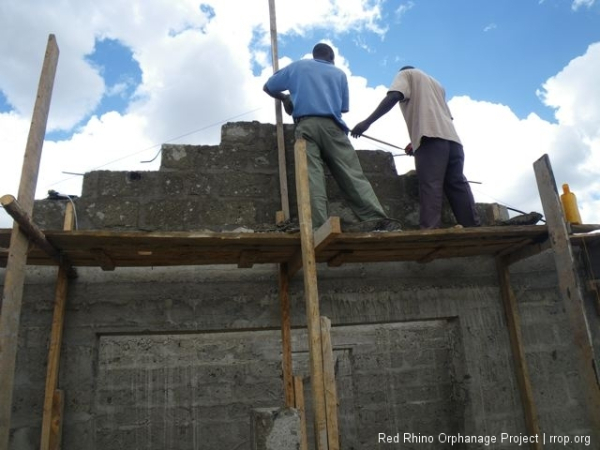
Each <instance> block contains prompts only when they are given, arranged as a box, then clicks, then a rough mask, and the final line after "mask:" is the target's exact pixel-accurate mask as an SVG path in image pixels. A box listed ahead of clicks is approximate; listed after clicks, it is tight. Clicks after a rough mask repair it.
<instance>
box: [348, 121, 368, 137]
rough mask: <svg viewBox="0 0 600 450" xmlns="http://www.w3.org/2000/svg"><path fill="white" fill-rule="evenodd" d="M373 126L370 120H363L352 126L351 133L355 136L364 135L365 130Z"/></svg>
mask: <svg viewBox="0 0 600 450" xmlns="http://www.w3.org/2000/svg"><path fill="white" fill-rule="evenodd" d="M370 126H371V124H370V123H369V122H367V121H366V120H363V121H362V122H359V123H357V124H356V125H355V126H354V128H352V131H350V135H351V136H352V137H353V138H357V137H360V136H362V135H363V133H364V132H365V131H367V130H368V129H369V127H370Z"/></svg>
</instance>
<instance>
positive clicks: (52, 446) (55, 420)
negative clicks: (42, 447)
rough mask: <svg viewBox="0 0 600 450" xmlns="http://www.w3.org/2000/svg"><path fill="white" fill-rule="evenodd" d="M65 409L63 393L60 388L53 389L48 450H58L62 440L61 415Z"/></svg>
mask: <svg viewBox="0 0 600 450" xmlns="http://www.w3.org/2000/svg"><path fill="white" fill-rule="evenodd" d="M64 411H65V395H64V393H63V391H61V390H60V389H56V390H55V391H54V398H53V401H52V423H51V424H50V440H49V445H48V450H60V449H61V442H62V429H63V422H64V421H63V416H64Z"/></svg>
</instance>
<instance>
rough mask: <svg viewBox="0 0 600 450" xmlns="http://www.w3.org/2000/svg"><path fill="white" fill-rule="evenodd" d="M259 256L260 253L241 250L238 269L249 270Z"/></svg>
mask: <svg viewBox="0 0 600 450" xmlns="http://www.w3.org/2000/svg"><path fill="white" fill-rule="evenodd" d="M259 255H260V252H259V251H258V250H242V251H241V252H240V260H239V262H238V267H239V268H240V269H251V268H252V266H253V265H254V263H255V262H256V260H257V259H258V256H259Z"/></svg>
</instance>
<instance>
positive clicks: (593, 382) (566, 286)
mask: <svg viewBox="0 0 600 450" xmlns="http://www.w3.org/2000/svg"><path fill="white" fill-rule="evenodd" d="M533 167H534V169H535V177H536V180H537V185H538V190H539V192H540V198H541V200H542V206H543V208H544V216H546V223H547V225H548V233H549V235H550V242H551V244H552V249H553V254H554V262H555V264H556V271H557V275H558V288H559V291H560V293H561V297H562V299H563V305H564V307H565V310H566V312H567V316H568V317H569V321H570V323H571V331H572V333H573V338H574V343H575V348H576V351H577V356H578V358H577V361H578V363H579V373H580V374H581V377H582V379H583V380H584V382H585V387H584V389H583V391H584V395H585V397H586V403H587V408H588V411H589V416H590V419H591V422H592V428H593V430H595V434H596V437H595V439H597V440H600V386H598V378H597V373H596V372H597V368H596V364H595V358H594V347H593V345H592V338H591V334H590V329H589V325H588V321H587V317H586V315H585V314H586V313H585V305H584V299H583V294H582V291H581V286H580V285H579V283H578V277H577V274H576V272H575V267H574V257H573V249H572V247H571V241H570V239H569V234H568V232H567V224H566V223H565V218H564V214H563V211H562V206H561V203H560V197H559V196H558V191H557V189H556V181H555V179H554V173H553V172H552V167H551V166H550V159H549V157H548V155H544V156H542V157H541V158H540V159H538V160H537V161H536V162H535V163H534V164H533Z"/></svg>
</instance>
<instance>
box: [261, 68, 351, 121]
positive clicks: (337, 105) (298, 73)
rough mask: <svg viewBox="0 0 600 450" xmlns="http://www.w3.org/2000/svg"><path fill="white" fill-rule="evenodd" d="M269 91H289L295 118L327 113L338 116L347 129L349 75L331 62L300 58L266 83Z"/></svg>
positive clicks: (329, 115)
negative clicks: (346, 113)
mask: <svg viewBox="0 0 600 450" xmlns="http://www.w3.org/2000/svg"><path fill="white" fill-rule="evenodd" d="M265 87H266V88H267V90H268V91H269V92H272V93H275V92H283V91H289V92H290V96H291V99H292V102H293V103H294V112H293V117H294V118H299V117H303V116H325V117H331V118H333V119H335V121H336V122H338V123H339V125H340V126H341V127H342V128H343V129H344V130H345V131H346V132H347V131H348V126H347V125H346V124H345V123H344V121H343V120H342V113H345V112H348V110H349V104H350V100H349V98H350V96H349V92H348V79H347V78H346V74H345V73H344V72H343V71H342V70H341V69H339V68H337V67H335V65H334V64H333V63H331V62H328V61H324V60H320V59H301V60H299V61H295V62H293V63H291V64H290V65H288V66H286V67H284V68H282V69H280V70H278V71H277V72H275V73H274V74H273V75H272V76H271V77H270V78H269V79H268V80H267V82H266V83H265Z"/></svg>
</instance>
